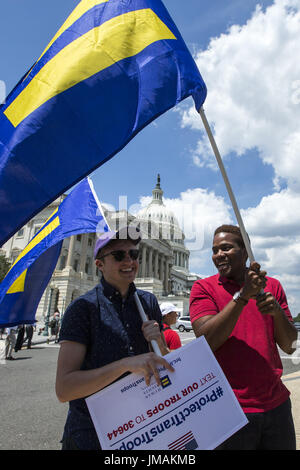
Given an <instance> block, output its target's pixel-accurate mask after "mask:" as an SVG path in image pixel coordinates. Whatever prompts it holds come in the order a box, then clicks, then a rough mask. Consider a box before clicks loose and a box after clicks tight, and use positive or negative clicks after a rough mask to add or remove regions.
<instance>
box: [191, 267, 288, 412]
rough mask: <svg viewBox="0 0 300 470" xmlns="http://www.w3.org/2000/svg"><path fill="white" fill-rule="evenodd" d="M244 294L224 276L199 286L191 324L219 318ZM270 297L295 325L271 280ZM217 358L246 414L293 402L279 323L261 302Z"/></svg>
mask: <svg viewBox="0 0 300 470" xmlns="http://www.w3.org/2000/svg"><path fill="white" fill-rule="evenodd" d="M240 289H241V286H239V285H238V284H237V283H235V282H234V281H231V280H229V279H227V278H225V277H221V276H219V274H217V275H215V276H211V277H208V278H206V279H201V280H199V281H196V282H195V283H194V285H193V287H192V291H191V297H190V317H191V321H192V322H194V321H195V320H197V318H200V317H204V316H206V315H217V314H218V312H220V311H221V310H222V309H223V308H224V307H225V306H226V305H227V304H228V303H229V302H230V300H231V299H232V296H233V294H234V293H235V292H237V291H238V290H240ZM265 292H271V293H272V295H273V296H274V297H275V299H276V300H277V301H278V302H279V304H280V306H281V307H282V308H283V310H284V311H285V313H286V315H287V317H288V318H289V320H290V321H293V320H292V316H291V313H290V311H289V308H288V304H287V299H286V295H285V293H284V290H283V288H282V286H281V284H280V283H279V282H278V281H277V280H276V279H273V278H270V277H267V285H266V288H265ZM215 356H216V359H217V360H218V362H219V364H220V366H221V368H222V370H223V372H224V374H225V375H226V377H227V379H228V381H229V383H230V385H231V387H232V389H233V391H234V393H235V395H236V397H237V399H238V401H239V403H240V405H241V406H242V408H243V410H244V412H245V413H254V412H263V411H268V410H271V409H273V408H276V407H277V406H279V405H280V404H281V403H283V402H284V401H285V400H287V398H288V396H289V394H290V393H289V391H288V389H287V388H286V387H285V385H284V384H283V383H282V381H281V375H282V363H281V359H280V356H279V353H278V349H277V345H276V343H275V340H274V320H273V317H272V316H271V315H262V314H261V313H260V312H259V310H258V309H257V307H256V302H255V300H253V299H250V300H249V302H248V304H247V305H246V306H245V307H244V308H243V310H242V313H241V315H240V317H239V319H238V321H237V323H236V325H235V327H234V329H233V331H232V333H231V335H230V336H229V338H228V339H227V341H225V343H224V344H223V345H222V346H221V347H220V348H219V349H218V350H217V351H215Z"/></svg>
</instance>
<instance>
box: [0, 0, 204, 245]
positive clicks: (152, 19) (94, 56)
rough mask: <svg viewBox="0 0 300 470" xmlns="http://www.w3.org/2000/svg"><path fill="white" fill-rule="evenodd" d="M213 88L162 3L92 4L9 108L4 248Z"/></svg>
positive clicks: (4, 110) (1, 187)
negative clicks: (158, 122) (160, 120)
mask: <svg viewBox="0 0 300 470" xmlns="http://www.w3.org/2000/svg"><path fill="white" fill-rule="evenodd" d="M190 95H192V96H193V98H194V100H195V105H196V108H197V109H198V110H199V109H200V107H201V105H202V104H203V102H204V100H205V97H206V86H205V84H204V82H203V80H202V77H201V75H200V73H199V70H198V68H197V66H196V64H195V61H194V59H193V58H192V56H191V54H190V52H189V50H188V49H187V47H186V45H185V43H184V41H183V39H182V37H181V35H180V33H179V31H178V29H177V27H176V25H175V24H174V23H173V21H172V19H171V17H170V16H169V14H168V12H167V10H166V8H165V7H164V5H163V3H162V2H161V0H82V1H81V2H80V3H79V4H78V5H77V7H76V8H75V10H74V11H73V12H72V13H71V15H70V16H69V18H68V19H67V20H66V22H65V23H64V25H63V26H62V27H61V28H60V30H59V31H58V32H57V34H56V35H55V36H54V38H53V40H52V41H51V42H50V44H49V45H48V46H47V48H46V49H45V50H44V52H43V53H42V55H41V57H40V58H39V59H38V60H37V62H36V63H35V64H34V65H33V67H32V68H31V69H30V71H29V72H28V73H27V74H26V75H25V76H24V77H23V79H22V80H20V82H19V83H18V84H17V86H16V87H15V88H14V89H13V90H12V92H11V93H10V94H9V96H8V97H7V99H6V103H5V104H4V105H2V106H1V107H0V220H1V221H2V224H1V226H0V245H2V244H3V243H4V242H5V241H7V240H8V239H9V238H10V237H11V236H12V235H13V234H14V233H15V232H16V231H17V230H19V229H20V228H21V227H22V226H23V225H24V224H25V223H26V222H27V221H28V220H30V219H31V218H32V217H33V216H34V215H35V214H36V213H38V212H39V211H41V210H42V209H43V208H44V207H46V206H47V205H49V204H50V202H52V201H53V200H54V199H56V198H57V197H58V196H59V195H60V194H62V193H63V192H64V191H66V190H67V189H69V188H70V187H72V186H73V185H74V184H75V183H77V182H78V181H80V180H81V179H82V178H83V177H85V176H87V175H88V174H90V173H91V172H92V171H94V170H95V169H96V168H98V167H99V166H101V165H102V164H103V163H105V162H106V161H107V160H109V159H110V158H112V157H113V156H114V155H115V154H116V153H118V152H119V151H120V150H121V149H122V148H123V147H124V146H125V145H126V144H127V143H128V142H129V141H130V140H131V139H132V138H133V137H134V136H135V135H136V134H137V133H138V132H139V131H141V130H142V129H143V128H144V127H145V126H147V125H148V124H149V123H150V122H151V121H153V120H154V119H156V118H157V117H158V116H159V115H161V114H162V113H164V112H165V111H167V110H168V109H170V108H172V107H173V106H175V105H176V104H177V103H179V102H180V101H181V100H183V99H185V98H186V97H188V96H190Z"/></svg>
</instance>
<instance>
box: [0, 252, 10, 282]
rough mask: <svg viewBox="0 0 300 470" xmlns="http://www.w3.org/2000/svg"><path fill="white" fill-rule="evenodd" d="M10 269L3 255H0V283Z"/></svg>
mask: <svg viewBox="0 0 300 470" xmlns="http://www.w3.org/2000/svg"><path fill="white" fill-rule="evenodd" d="M9 268H10V262H9V261H8V259H7V258H6V257H5V256H4V255H0V282H2V281H3V279H4V278H5V276H6V274H7V272H8V271H9Z"/></svg>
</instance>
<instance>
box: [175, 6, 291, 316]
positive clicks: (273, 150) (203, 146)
mask: <svg viewBox="0 0 300 470" xmlns="http://www.w3.org/2000/svg"><path fill="white" fill-rule="evenodd" d="M299 43H300V0H274V3H273V4H272V5H271V6H270V7H268V8H267V9H266V10H265V11H263V10H262V8H261V7H259V6H257V8H256V10H255V12H254V13H253V15H252V17H251V18H250V19H249V20H248V21H247V23H246V24H245V25H243V26H238V25H234V26H232V27H231V28H230V29H229V30H228V31H227V32H226V34H221V35H220V36H219V37H217V38H213V39H212V40H211V41H210V44H209V46H208V48H207V50H205V51H199V52H198V54H197V56H196V61H197V64H198V67H199V70H200V71H201V74H202V76H203V78H204V81H205V82H206V85H207V88H208V95H207V100H206V102H205V104H204V108H205V112H206V116H207V119H208V121H209V122H210V124H211V127H212V129H213V133H214V135H215V139H216V143H217V145H218V148H219V150H220V153H221V155H222V157H223V158H224V159H226V156H227V155H228V154H229V153H233V154H234V153H235V154H236V155H238V156H241V157H243V155H244V154H245V153H246V152H247V150H251V149H256V151H257V153H258V155H259V157H260V158H261V159H262V161H263V162H264V163H268V164H270V165H272V166H273V168H274V172H275V177H274V181H273V182H274V193H273V194H271V195H269V196H267V197H264V198H263V199H262V200H261V201H260V203H259V204H258V205H257V207H250V208H248V209H247V210H244V211H241V212H242V216H243V220H244V223H245V227H246V229H247V231H248V232H249V235H250V238H251V241H252V249H253V252H254V256H255V258H256V259H257V261H259V262H260V263H261V265H262V267H263V268H264V269H266V270H267V271H268V273H269V275H271V276H274V277H277V278H278V279H279V280H280V281H281V282H282V284H283V286H284V288H285V289H286V292H287V295H288V300H289V303H290V306H291V308H292V309H293V314H296V313H298V312H299V311H300V289H299V287H300V285H299V281H300V269H299V259H300V209H299V208H300V164H299V155H300V128H299V117H300V61H299V60H297V57H296V55H297V52H296V51H298V50H299ZM180 110H181V113H182V126H184V127H190V128H192V129H197V130H200V131H202V133H201V135H202V138H201V139H200V141H199V142H198V144H197V147H196V148H195V149H194V153H193V154H192V159H193V162H194V164H195V165H196V166H198V167H203V166H206V167H209V168H211V169H216V168H217V167H216V165H215V157H214V155H213V153H212V150H211V147H210V144H209V142H208V139H207V137H206V135H205V133H204V132H203V130H204V128H203V124H202V121H201V119H200V116H199V115H198V114H197V113H196V111H195V110H194V108H193V107H190V108H189V109H186V108H183V107H182V108H180ZM283 183H284V184H283ZM283 187H286V189H282V188H283Z"/></svg>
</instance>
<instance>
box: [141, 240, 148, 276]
mask: <svg viewBox="0 0 300 470" xmlns="http://www.w3.org/2000/svg"><path fill="white" fill-rule="evenodd" d="M146 257H147V247H146V245H143V249H142V272H141V275H142V277H146Z"/></svg>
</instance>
